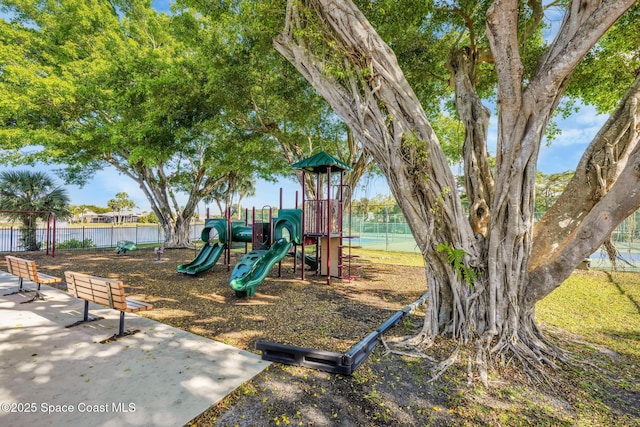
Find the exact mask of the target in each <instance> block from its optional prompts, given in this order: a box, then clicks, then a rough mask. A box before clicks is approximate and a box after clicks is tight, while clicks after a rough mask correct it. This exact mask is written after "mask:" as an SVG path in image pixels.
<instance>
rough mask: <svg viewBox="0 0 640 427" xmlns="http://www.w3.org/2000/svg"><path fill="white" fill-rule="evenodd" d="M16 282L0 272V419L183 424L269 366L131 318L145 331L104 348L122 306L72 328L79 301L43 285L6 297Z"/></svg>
mask: <svg viewBox="0 0 640 427" xmlns="http://www.w3.org/2000/svg"><path fill="white" fill-rule="evenodd" d="M17 286H18V281H17V279H16V278H15V277H14V276H11V275H9V274H8V273H5V272H0V384H2V387H0V404H1V405H2V408H1V409H2V410H1V411H0V425H3V426H26V425H38V426H60V425H109V426H128V425H149V426H176V425H184V424H186V423H188V422H189V421H190V420H191V419H193V418H195V417H196V416H197V415H199V414H200V413H202V412H203V411H205V410H206V409H208V408H209V407H210V406H211V405H213V404H215V403H217V402H219V401H220V400H221V399H222V398H223V397H224V396H226V395H227V394H228V393H230V392H231V391H233V390H234V389H235V388H237V387H238V386H239V385H241V384H242V383H244V382H246V381H248V380H249V379H251V378H252V377H254V376H255V375H257V374H258V373H260V372H261V371H262V370H263V369H265V368H266V367H267V366H268V365H269V363H268V362H265V361H262V360H261V359H260V356H258V355H255V354H252V353H249V352H246V351H242V350H239V349H236V348H234V347H231V346H228V345H225V344H221V343H219V342H215V341H212V340H209V339H206V338H203V337H200V336H197V335H193V334H190V333H188V332H185V331H182V330H179V329H176V328H173V327H170V326H168V325H164V324H162V323H158V322H155V321H152V320H150V319H146V318H144V317H139V316H135V315H127V317H128V320H127V325H128V326H130V327H133V328H136V329H140V330H141V332H139V333H138V334H136V335H133V336H128V337H124V338H121V339H119V340H118V341H115V342H110V343H108V344H100V343H99V341H100V340H102V339H104V338H105V337H108V336H109V335H112V334H113V333H114V331H117V328H118V322H119V319H118V312H117V311H113V310H110V309H108V308H107V309H104V307H100V306H92V312H94V313H96V314H99V315H100V316H102V317H104V320H101V321H97V322H91V323H89V324H85V325H82V326H78V327H75V328H71V329H66V328H65V325H67V324H70V323H73V322H74V321H76V320H78V319H79V318H81V316H82V306H83V303H82V301H81V300H78V299H76V298H74V297H73V296H71V295H69V294H68V293H66V292H64V291H60V290H58V289H54V288H49V287H46V286H43V290H46V295H47V300H46V301H37V302H35V303H33V304H22V305H21V304H20V302H21V301H22V300H24V299H25V298H28V296H25V295H10V296H2V295H4V294H5V293H7V292H9V291H11V290H14V289H15V288H17Z"/></svg>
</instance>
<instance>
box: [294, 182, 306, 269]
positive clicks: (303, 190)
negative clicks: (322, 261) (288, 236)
mask: <svg viewBox="0 0 640 427" xmlns="http://www.w3.org/2000/svg"><path fill="white" fill-rule="evenodd" d="M305 181H306V172H305V171H304V169H303V170H302V248H300V254H301V257H302V268H301V269H300V270H302V272H301V273H300V280H304V264H305V262H304V240H305V239H304V238H305V232H306V230H305V227H304V225H305V223H306V221H305V207H304V205H305V203H304V198H305V194H306V193H305V185H304V183H305ZM297 202H298V197H297V195H296V203H297Z"/></svg>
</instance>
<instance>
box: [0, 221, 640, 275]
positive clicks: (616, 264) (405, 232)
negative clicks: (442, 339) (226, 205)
mask: <svg viewBox="0 0 640 427" xmlns="http://www.w3.org/2000/svg"><path fill="white" fill-rule="evenodd" d="M378 212H379V213H375V212H372V213H367V214H355V215H352V216H351V217H350V218H345V226H344V229H345V235H346V236H348V237H349V240H350V242H351V245H352V246H358V247H362V248H365V249H375V250H382V251H392V252H413V253H420V249H419V248H418V246H417V245H416V242H415V240H414V238H413V235H412V233H411V230H410V228H409V226H408V224H407V223H406V221H405V219H404V217H403V216H402V215H401V214H397V213H394V214H388V213H387V212H386V211H385V210H384V209H379V210H378ZM639 223H640V212H636V213H635V214H633V215H631V216H630V217H629V218H627V219H625V220H624V221H623V222H622V223H621V224H620V225H619V226H618V228H617V229H616V230H615V231H614V232H613V234H612V241H613V243H614V245H615V247H616V249H617V253H616V256H615V261H613V262H612V261H611V260H610V259H609V256H608V254H607V252H606V251H605V250H604V248H601V249H599V250H597V251H596V252H594V253H593V254H592V255H591V256H590V257H589V266H590V268H594V269H605V270H610V269H614V268H615V269H618V270H622V271H640V230H638V224H639ZM203 228H204V223H203V222H198V223H193V224H192V225H191V228H190V237H191V240H192V241H194V242H195V241H199V240H200V235H201V232H202V229H203ZM35 232H36V240H37V241H38V242H40V243H41V244H42V245H44V242H46V235H47V230H46V228H44V227H43V228H38V229H36V231H35ZM25 237H26V236H23V235H22V231H21V228H20V227H18V226H13V227H11V226H10V227H0V252H20V251H23V250H24V245H23V239H24V238H25ZM121 240H126V241H131V242H134V243H135V244H136V245H144V244H160V243H162V242H163V241H164V230H163V229H162V227H161V226H160V225H159V224H132V225H112V226H88V225H69V226H64V227H57V229H56V248H57V249H65V250H66V249H78V250H82V249H92V248H115V247H116V245H117V242H118V241H121ZM27 241H28V240H27ZM43 249H44V247H43Z"/></svg>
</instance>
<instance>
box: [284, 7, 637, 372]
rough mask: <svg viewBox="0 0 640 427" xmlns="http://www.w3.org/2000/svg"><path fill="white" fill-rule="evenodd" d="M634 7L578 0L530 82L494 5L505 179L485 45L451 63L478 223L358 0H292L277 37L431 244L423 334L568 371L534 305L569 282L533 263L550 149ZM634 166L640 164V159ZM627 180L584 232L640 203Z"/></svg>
mask: <svg viewBox="0 0 640 427" xmlns="http://www.w3.org/2000/svg"><path fill="white" fill-rule="evenodd" d="M633 2H634V1H633V0H622V1H619V2H613V3H612V2H608V3H601V2H591V1H586V2H583V1H579V0H575V1H574V2H573V3H572V5H571V6H570V7H569V8H568V10H569V12H568V13H567V16H566V18H565V21H564V22H563V25H562V27H561V29H560V32H559V34H558V37H557V38H556V40H555V41H554V42H553V43H552V44H551V46H550V47H549V49H548V50H547V51H546V52H545V53H544V54H543V55H542V56H541V58H540V61H539V63H538V68H537V70H536V72H535V73H534V74H533V75H531V76H528V78H527V85H526V87H525V85H524V74H523V70H524V67H523V65H522V63H521V59H520V54H519V48H520V46H519V43H520V40H519V38H518V37H519V34H520V32H519V30H520V29H519V28H518V23H519V14H520V8H519V3H518V2H517V1H514V0H497V1H495V2H494V3H493V5H492V7H491V8H490V9H489V11H488V14H487V35H488V38H489V41H490V45H491V50H492V54H493V59H494V61H495V69H496V72H497V77H498V99H499V104H498V105H499V115H498V118H499V121H498V144H497V153H496V163H497V166H496V174H495V183H494V182H493V181H492V178H491V174H490V173H489V168H488V163H487V159H486V149H485V143H486V123H487V120H488V112H487V111H486V109H485V108H484V107H483V106H482V105H481V103H480V102H479V99H478V97H477V95H476V94H475V88H474V84H473V72H474V66H473V61H474V58H473V51H471V50H470V51H465V50H464V49H462V50H458V51H457V54H456V55H454V56H453V57H452V58H451V61H450V63H449V66H450V67H451V70H452V72H453V79H454V81H455V84H456V97H457V98H456V101H457V106H458V108H459V110H460V117H461V119H462V120H463V122H464V123H465V126H466V132H467V135H466V138H467V141H466V143H465V145H466V147H465V160H466V162H467V163H468V164H467V165H466V167H465V171H466V172H467V173H469V174H470V175H472V176H469V177H467V185H468V187H469V188H468V191H469V194H470V197H471V198H472V200H471V201H472V209H473V211H472V215H471V218H470V219H471V224H473V228H472V227H471V225H470V223H469V221H468V220H467V218H466V216H465V214H464V212H463V210H462V208H461V204H460V200H459V197H458V195H457V194H456V192H455V188H456V187H455V182H454V179H453V176H452V173H451V171H450V169H449V166H448V165H447V162H446V160H445V158H444V155H443V153H442V150H441V149H440V146H439V144H438V140H437V137H436V136H435V135H434V132H433V130H432V128H431V126H430V124H429V122H428V121H427V119H426V116H425V113H424V111H423V109H422V107H421V105H420V103H419V101H418V99H417V98H416V96H415V94H414V93H413V91H412V89H411V88H410V87H409V85H408V83H407V81H406V79H405V77H404V75H403V73H402V71H401V70H400V67H399V65H398V63H397V61H396V57H395V55H394V53H393V51H391V49H390V48H389V47H388V46H387V45H386V44H385V43H384V42H383V41H382V40H381V39H380V37H379V36H378V34H377V33H376V32H375V30H374V29H373V28H372V27H371V25H370V24H369V22H368V21H367V20H366V18H365V17H364V16H363V15H362V14H361V13H360V11H359V10H358V9H357V7H356V6H355V5H354V4H353V3H352V2H351V1H348V0H344V1H338V0H290V1H289V2H288V7H287V19H286V24H285V29H284V31H283V33H282V34H281V35H280V36H278V37H277V38H276V39H275V40H274V45H275V47H276V49H277V50H278V51H279V52H280V53H282V54H283V55H284V56H285V57H286V58H287V59H288V60H289V61H290V62H291V63H292V64H293V65H294V66H295V67H296V68H297V69H298V70H299V71H300V72H301V73H302V74H303V75H304V76H305V78H306V79H307V80H308V81H309V82H310V83H311V84H312V85H313V86H314V87H315V88H316V90H317V91H318V92H319V93H320V94H321V95H322V96H323V97H324V98H325V99H326V100H327V101H328V102H329V103H330V105H331V106H332V107H333V109H334V110H335V112H336V113H337V114H338V115H339V116H340V117H341V118H342V119H343V120H344V121H345V123H347V125H348V126H349V127H350V128H351V129H352V130H353V132H354V134H355V135H356V137H357V138H358V139H359V140H360V141H361V142H362V144H363V147H364V149H365V151H366V152H367V153H369V154H370V155H372V156H373V158H374V159H375V161H376V162H377V163H378V165H379V167H380V169H381V170H382V172H383V173H384V175H385V176H386V177H387V181H388V183H389V186H390V188H391V191H392V192H393V194H394V196H395V198H396V200H397V202H398V204H399V206H400V208H401V209H402V211H403V213H404V215H405V217H406V219H407V222H408V224H409V226H410V228H411V230H412V232H413V234H414V237H415V239H416V242H417V244H418V246H419V247H420V249H421V251H422V254H423V257H424V259H425V265H426V276H427V283H428V286H429V290H430V294H429V305H428V309H427V315H426V319H425V327H424V329H423V334H424V336H425V337H426V338H427V339H433V338H434V337H435V336H436V335H439V334H443V333H446V334H450V335H451V336H453V337H454V338H457V339H459V340H460V341H462V342H469V341H473V342H475V343H476V344H477V348H478V353H477V358H476V361H477V362H478V366H479V367H482V366H484V365H485V363H484V360H485V357H486V356H487V353H488V352H491V353H496V352H509V353H511V354H513V355H515V356H516V357H518V358H520V359H521V360H522V361H523V363H524V365H525V366H530V365H534V366H541V365H544V364H548V365H552V366H555V365H554V362H553V360H552V359H551V358H550V357H554V356H558V355H560V354H559V353H558V352H557V351H556V349H555V348H553V347H552V346H550V345H549V344H547V343H546V341H545V340H544V338H543V337H542V336H541V334H540V332H539V330H538V328H537V326H536V324H535V318H534V306H535V302H536V301H538V300H539V299H540V298H542V297H543V296H544V295H546V293H548V292H547V291H548V287H549V284H550V283H553V286H558V285H559V283H560V280H557V277H556V280H555V282H554V281H553V280H554V279H553V276H554V275H553V273H552V269H553V268H554V267H556V266H557V265H556V264H554V263H555V262H560V261H561V260H559V259H558V258H554V260H553V262H547V263H545V264H544V268H538V269H537V270H535V271H534V272H531V270H530V256H531V253H532V248H533V219H534V217H533V212H534V188H535V177H536V162H537V156H538V151H539V148H540V143H541V140H542V136H543V134H544V131H545V128H546V126H547V123H548V121H549V118H550V117H551V115H552V114H553V111H554V110H555V108H556V107H557V105H558V103H559V101H560V97H561V95H562V92H563V89H564V85H565V84H566V82H567V80H568V78H569V77H570V75H571V73H572V71H573V70H574V69H575V67H576V65H577V64H578V62H579V61H580V60H581V58H582V57H583V56H584V55H585V54H586V53H587V52H588V50H589V49H590V48H591V47H592V46H593V45H594V44H595V43H596V42H597V40H598V39H599V38H600V37H601V36H602V35H603V34H604V32H605V31H606V30H607V29H608V28H609V27H610V26H611V25H612V24H613V23H614V22H615V21H616V20H617V19H618V18H619V17H620V15H621V14H622V13H623V12H624V11H625V10H626V9H627V8H628V7H630V6H631V5H632V4H633ZM307 34H312V35H309V36H307ZM307 37H308V38H307ZM322 37H324V39H322ZM328 52H330V53H328ZM569 53H570V54H569ZM638 156H639V157H640V154H638ZM631 158H632V156H630V163H632V162H631ZM633 159H634V161H635V157H634V158H633ZM633 164H634V165H638V164H640V158H639V159H638V162H637V163H633ZM630 169H631V168H628V169H626V171H628V172H629V173H627V174H625V173H623V174H621V175H620V177H619V178H618V180H619V181H620V182H621V184H623V185H633V186H634V187H633V188H637V180H638V174H637V172H636V173H635V175H634V173H631V172H632V171H631V170H630ZM619 188H622V187H620V186H614V187H612V188H611V189H610V190H609V192H608V193H607V194H606V196H605V197H603V199H602V201H601V202H600V203H599V206H600V208H599V209H594V210H593V211H592V212H591V213H589V215H588V217H587V218H585V220H584V221H583V223H582V224H583V225H584V226H585V228H583V230H584V232H587V230H589V228H587V227H591V229H593V228H596V227H594V224H595V222H596V221H605V222H606V227H609V226H611V225H612V224H613V223H614V222H616V221H619V220H621V219H622V217H623V216H624V215H625V214H626V212H627V211H628V209H631V208H632V207H635V208H637V207H638V206H640V200H636V198H639V199H640V195H637V194H635V192H634V193H633V195H632V197H627V201H626V202H624V203H622V204H620V203H619V204H618V205H615V202H616V201H617V200H618V198H619V197H621V196H620V193H619V191H617V189H619ZM627 188H631V187H627ZM614 190H616V192H614ZM638 194H640V191H639V192H638ZM474 231H476V232H477V233H478V234H474ZM576 231H578V230H577V229H576ZM480 236H484V238H482V237H480ZM580 251H581V250H580V249H579V250H577V251H576V252H572V253H571V256H569V257H568V258H567V259H568V261H569V265H570V268H573V267H575V266H576V265H577V264H578V263H579V261H580V260H579V259H577V258H576V256H575V255H576V253H579V252H580ZM572 263H573V264H572ZM480 369H481V373H482V368H480ZM484 382H485V383H486V375H485V376H484Z"/></svg>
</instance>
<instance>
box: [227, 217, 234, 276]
mask: <svg viewBox="0 0 640 427" xmlns="http://www.w3.org/2000/svg"><path fill="white" fill-rule="evenodd" d="M225 217H226V219H227V250H226V253H225V258H226V260H225V262H226V263H227V271H229V270H231V242H232V241H233V238H232V237H231V208H230V207H228V208H227V209H226V211H225Z"/></svg>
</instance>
